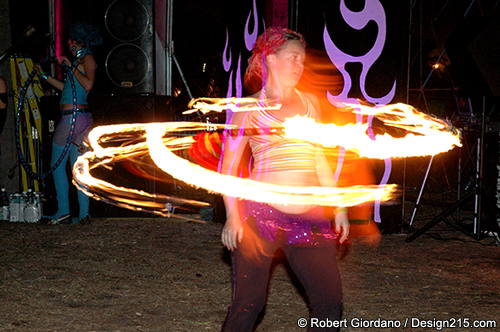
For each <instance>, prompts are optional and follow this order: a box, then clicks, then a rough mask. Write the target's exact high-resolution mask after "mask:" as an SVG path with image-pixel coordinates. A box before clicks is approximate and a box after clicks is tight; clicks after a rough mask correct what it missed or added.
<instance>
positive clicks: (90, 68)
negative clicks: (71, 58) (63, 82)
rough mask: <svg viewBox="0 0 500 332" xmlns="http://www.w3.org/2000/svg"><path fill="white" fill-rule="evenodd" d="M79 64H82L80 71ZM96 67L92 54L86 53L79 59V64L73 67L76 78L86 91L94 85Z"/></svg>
mask: <svg viewBox="0 0 500 332" xmlns="http://www.w3.org/2000/svg"><path fill="white" fill-rule="evenodd" d="M80 66H83V71H80V69H79V67H80ZM96 68H97V65H96V62H95V59H94V56H93V55H91V54H87V55H86V56H84V57H83V58H82V59H81V60H80V64H79V65H78V66H76V67H75V68H74V69H73V73H74V74H75V77H76V79H77V80H78V82H80V84H81V85H82V86H83V88H84V89H85V90H87V91H90V90H92V87H93V86H94V81H95V71H96Z"/></svg>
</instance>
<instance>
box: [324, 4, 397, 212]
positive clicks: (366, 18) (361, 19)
mask: <svg viewBox="0 0 500 332" xmlns="http://www.w3.org/2000/svg"><path fill="white" fill-rule="evenodd" d="M340 12H341V14H342V17H343V18H344V20H345V22H346V23H347V24H348V25H349V26H350V27H352V28H354V29H356V30H361V29H363V28H364V27H366V25H367V24H368V23H369V22H370V21H374V22H375V23H376V24H377V27H378V32H377V37H376V40H375V43H374V44H373V47H372V48H371V49H370V50H369V51H368V52H367V53H366V54H364V55H361V56H353V55H349V54H346V53H344V52H343V51H341V50H340V49H339V48H338V47H337V46H336V45H335V43H334V42H333V41H332V39H331V37H330V35H329V34H328V30H327V27H326V25H325V29H324V31H323V41H324V44H325V49H326V52H327V54H328V56H329V58H330V61H332V63H333V64H334V65H335V66H336V67H337V69H338V70H339V71H340V73H341V74H342V76H343V78H344V82H345V83H344V87H343V89H342V92H340V94H339V95H337V96H333V95H332V94H331V93H330V92H327V98H328V100H329V102H330V103H332V104H333V105H335V104H336V101H338V100H342V101H348V102H351V103H352V102H354V103H356V102H357V101H356V100H355V99H353V98H349V97H348V95H349V91H350V90H351V87H352V80H351V77H350V76H349V73H348V72H347V71H346V69H345V64H346V63H348V62H359V63H361V65H362V70H361V75H360V84H359V86H360V90H361V93H362V95H363V97H364V98H365V99H366V100H367V101H369V102H372V103H376V104H388V103H390V102H391V100H392V99H393V98H394V95H395V93H396V81H394V83H393V85H392V88H391V90H390V91H389V92H388V93H387V94H386V95H385V96H383V97H379V98H376V97H371V96H370V95H368V93H367V92H366V88H365V86H366V78H367V75H368V71H369V70H370V68H371V66H372V65H373V64H374V63H375V61H376V60H377V59H378V57H379V56H380V54H382V50H383V48H384V44H385V38H386V21H385V11H384V8H383V6H382V4H381V3H380V1H379V0H371V1H368V0H365V5H364V8H363V9H362V10H361V11H359V12H354V11H352V10H350V9H349V8H347V6H346V4H345V0H341V1H340ZM372 120H373V118H372V117H368V124H369V135H370V137H371V138H372V139H374V138H375V136H374V135H373V131H372V129H371V123H372ZM356 121H357V122H362V117H361V116H360V115H358V114H356ZM342 152H343V151H342V150H340V151H339V157H338V160H337V171H336V175H337V173H340V171H339V169H340V168H341V167H342V163H343V158H344V154H343V153H342ZM391 168H392V162H391V160H390V159H386V160H385V170H384V175H383V176H382V180H381V182H380V186H382V185H385V184H386V183H387V181H388V180H389V176H390V173H391ZM374 220H375V221H376V222H380V201H376V202H375V204H374Z"/></svg>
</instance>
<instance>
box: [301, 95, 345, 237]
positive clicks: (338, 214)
mask: <svg viewBox="0 0 500 332" xmlns="http://www.w3.org/2000/svg"><path fill="white" fill-rule="evenodd" d="M307 95H308V97H309V98H310V100H311V102H312V103H313V105H314V108H315V110H314V112H313V116H314V118H315V119H319V114H318V111H317V110H319V102H318V99H317V98H316V96H314V95H311V94H307ZM315 158H316V174H317V176H318V179H319V183H320V184H321V185H322V186H325V187H335V186H336V185H337V183H336V182H335V179H334V176H333V171H332V169H331V167H330V164H329V163H328V160H327V159H326V157H325V154H324V153H323V149H322V148H321V147H318V148H317V149H316V154H315ZM335 232H337V233H338V234H340V239H339V242H340V243H342V242H344V241H345V240H347V236H348V235H349V218H348V216H347V209H346V208H343V207H338V208H337V209H336V210H335Z"/></svg>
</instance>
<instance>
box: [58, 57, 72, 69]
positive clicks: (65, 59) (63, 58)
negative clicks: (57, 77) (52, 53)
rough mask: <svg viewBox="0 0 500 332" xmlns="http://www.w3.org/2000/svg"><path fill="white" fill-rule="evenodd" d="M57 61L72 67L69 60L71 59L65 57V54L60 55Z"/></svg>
mask: <svg viewBox="0 0 500 332" xmlns="http://www.w3.org/2000/svg"><path fill="white" fill-rule="evenodd" d="M57 62H58V63H59V64H60V65H64V66H68V67H71V61H69V59H68V58H67V57H65V56H64V55H63V56H61V57H59V58H57Z"/></svg>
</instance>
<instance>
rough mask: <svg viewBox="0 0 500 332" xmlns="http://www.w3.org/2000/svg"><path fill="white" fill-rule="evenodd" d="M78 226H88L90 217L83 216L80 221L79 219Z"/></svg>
mask: <svg viewBox="0 0 500 332" xmlns="http://www.w3.org/2000/svg"><path fill="white" fill-rule="evenodd" d="M80 224H82V225H89V224H90V217H89V216H85V217H83V218H82V219H80Z"/></svg>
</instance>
